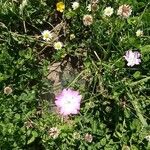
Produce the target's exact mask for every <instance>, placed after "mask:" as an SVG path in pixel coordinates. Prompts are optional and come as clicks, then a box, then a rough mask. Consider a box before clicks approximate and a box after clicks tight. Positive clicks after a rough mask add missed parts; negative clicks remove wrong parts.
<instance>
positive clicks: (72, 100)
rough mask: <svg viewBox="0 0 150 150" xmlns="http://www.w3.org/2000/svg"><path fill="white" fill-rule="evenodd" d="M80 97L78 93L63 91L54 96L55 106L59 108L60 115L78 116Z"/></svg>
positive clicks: (68, 90)
mask: <svg viewBox="0 0 150 150" xmlns="http://www.w3.org/2000/svg"><path fill="white" fill-rule="evenodd" d="M81 98H82V96H81V95H79V92H78V91H74V90H71V89H64V90H63V91H62V92H61V93H60V94H59V95H58V96H56V101H55V104H56V106H57V107H58V108H59V111H60V114H62V115H64V116H67V115H70V114H78V112H79V110H80V102H81Z"/></svg>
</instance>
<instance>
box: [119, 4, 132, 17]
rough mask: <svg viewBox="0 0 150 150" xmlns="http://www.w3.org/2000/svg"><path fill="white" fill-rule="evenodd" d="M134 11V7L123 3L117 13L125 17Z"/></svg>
mask: <svg viewBox="0 0 150 150" xmlns="http://www.w3.org/2000/svg"><path fill="white" fill-rule="evenodd" d="M131 13H132V9H131V7H130V6H129V5H126V4H124V5H121V6H120V7H119V9H118V11H117V15H119V16H121V17H124V18H128V17H129V16H130V15H131Z"/></svg>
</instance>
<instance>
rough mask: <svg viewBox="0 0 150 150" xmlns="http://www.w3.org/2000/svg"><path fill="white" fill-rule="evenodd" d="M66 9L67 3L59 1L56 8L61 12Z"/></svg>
mask: <svg viewBox="0 0 150 150" xmlns="http://www.w3.org/2000/svg"><path fill="white" fill-rule="evenodd" d="M64 9H65V4H64V3H63V2H58V3H57V4H56V10H57V11H59V12H63V11H64Z"/></svg>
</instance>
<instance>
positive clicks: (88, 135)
mask: <svg viewBox="0 0 150 150" xmlns="http://www.w3.org/2000/svg"><path fill="white" fill-rule="evenodd" d="M84 139H85V141H87V142H89V143H91V142H92V140H93V136H92V135H91V134H89V133H86V134H85V136H84Z"/></svg>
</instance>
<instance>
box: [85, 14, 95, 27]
mask: <svg viewBox="0 0 150 150" xmlns="http://www.w3.org/2000/svg"><path fill="white" fill-rule="evenodd" d="M92 23H93V17H92V15H84V16H83V24H84V25H85V26H90V25H91V24H92Z"/></svg>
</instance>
